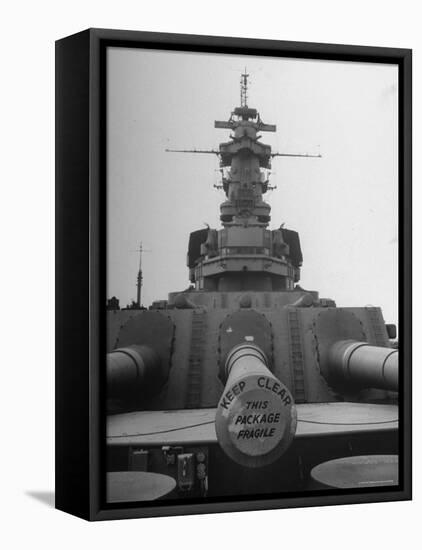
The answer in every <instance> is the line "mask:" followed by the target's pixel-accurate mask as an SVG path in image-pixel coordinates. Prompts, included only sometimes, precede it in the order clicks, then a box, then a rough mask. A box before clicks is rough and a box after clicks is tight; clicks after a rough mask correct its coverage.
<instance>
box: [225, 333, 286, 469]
mask: <svg viewBox="0 0 422 550" xmlns="http://www.w3.org/2000/svg"><path fill="white" fill-rule="evenodd" d="M224 372H225V378H226V386H225V388H224V391H223V394H222V396H221V399H220V401H219V403H218V407H217V413H216V418H215V429H216V433H217V439H218V442H219V444H220V446H221V448H222V449H223V451H224V452H225V453H226V454H227V455H228V456H229V457H230V458H231V459H232V460H234V461H235V462H237V463H238V464H241V465H243V466H250V467H259V466H264V465H266V464H271V463H272V462H274V461H275V460H276V459H277V458H278V457H279V456H281V455H282V454H283V452H284V451H285V450H286V449H287V448H288V446H289V445H290V443H291V441H292V439H293V436H294V434H295V432H296V407H295V405H294V401H293V397H292V396H291V394H290V392H289V390H288V389H287V388H286V386H284V384H282V382H280V381H279V380H278V379H277V378H276V377H275V376H274V375H273V374H272V373H271V371H270V370H269V368H268V361H267V358H266V356H265V354H264V352H263V351H262V350H261V349H260V348H259V347H258V346H256V345H255V344H252V343H249V342H248V343H245V344H240V345H237V346H235V347H234V348H233V349H232V350H231V351H230V352H229V353H228V355H227V357H226V360H225V369H224Z"/></svg>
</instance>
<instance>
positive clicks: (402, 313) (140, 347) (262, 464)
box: [56, 29, 411, 520]
mask: <svg viewBox="0 0 422 550" xmlns="http://www.w3.org/2000/svg"><path fill="white" fill-rule="evenodd" d="M56 60H57V66H56V70H57V81H56V109H57V125H56V132H57V137H56V145H57V153H56V154H57V156H56V160H57V169H56V179H57V240H56V242H57V363H56V492H57V493H56V505H57V507H58V508H59V509H61V510H64V511H67V512H70V513H73V514H75V515H78V516H81V517H83V518H86V519H90V520H98V519H115V518H130V517H142V516H160V515H175V514H194V513H195V514H196V513H204V512H217V511H231V510H254V509H266V508H284V507H298V506H313V505H323V504H342V503H357V502H371V501H373V502H375V501H387V500H404V499H409V498H411V439H410V437H411V345H410V338H411V269H410V267H411V244H410V243H411V234H410V231H411V209H410V201H411V51H410V50H403V49H393V48H373V47H360V46H340V45H326V44H307V43H292V42H282V41H264V40H247V39H241V38H223V37H205V36H186V35H177V34H155V33H144V32H128V31H112V30H100V29H90V30H87V31H84V32H82V33H79V34H77V35H74V36H71V37H67V38H64V39H62V40H59V41H58V42H57V44H56Z"/></svg>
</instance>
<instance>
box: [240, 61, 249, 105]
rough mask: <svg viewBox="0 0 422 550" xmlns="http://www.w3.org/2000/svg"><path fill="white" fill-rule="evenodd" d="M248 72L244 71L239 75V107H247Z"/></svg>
mask: <svg viewBox="0 0 422 550" xmlns="http://www.w3.org/2000/svg"><path fill="white" fill-rule="evenodd" d="M248 76H249V75H248V73H247V72H246V67H245V72H244V73H243V74H242V75H241V77H240V106H241V107H247V106H248Z"/></svg>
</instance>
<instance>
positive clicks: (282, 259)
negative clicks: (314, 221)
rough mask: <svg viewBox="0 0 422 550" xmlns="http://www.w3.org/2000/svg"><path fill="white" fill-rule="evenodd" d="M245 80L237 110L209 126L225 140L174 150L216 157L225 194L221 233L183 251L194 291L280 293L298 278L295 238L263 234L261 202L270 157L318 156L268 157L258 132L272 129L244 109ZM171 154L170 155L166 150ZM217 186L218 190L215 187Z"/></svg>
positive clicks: (206, 233) (266, 211) (264, 206)
mask: <svg viewBox="0 0 422 550" xmlns="http://www.w3.org/2000/svg"><path fill="white" fill-rule="evenodd" d="M248 77H249V74H248V73H247V70H246V68H245V71H244V72H243V73H242V74H241V77H240V106H239V107H235V108H234V110H233V111H232V113H231V115H230V118H229V119H228V120H216V121H215V123H214V127H215V128H218V129H227V130H230V137H229V140H228V141H226V142H222V143H220V145H219V148H218V150H217V151H216V150H215V149H212V150H191V151H189V150H186V149H184V150H180V152H190V153H208V154H217V155H218V157H219V159H220V171H221V174H222V185H221V187H222V188H223V190H224V193H225V195H226V197H225V200H224V202H222V203H221V205H220V220H221V224H222V229H219V230H217V229H210V228H209V229H207V230H199V231H196V232H194V233H191V237H190V242H189V251H188V267H189V268H190V280H191V282H193V283H195V288H196V290H199V291H217V292H227V291H234V292H238V291H243V290H253V291H265V292H268V291H283V290H293V288H294V284H295V283H297V282H298V281H299V279H300V267H301V265H302V253H301V249H300V242H299V235H298V233H297V232H296V231H292V230H289V229H286V228H284V227H283V225H282V224H280V223H279V224H278V229H274V230H270V229H268V225H269V222H270V220H271V216H270V212H271V206H270V205H269V204H268V203H267V202H265V201H264V199H263V196H264V195H265V193H266V192H267V191H268V190H269V189H272V187H270V185H269V175H270V170H271V162H272V159H273V158H274V157H279V156H286V157H308V158H309V157H316V158H319V157H321V155H319V154H318V155H310V154H296V153H282V152H280V153H278V152H277V153H273V152H272V151H271V146H270V145H267V144H265V143H262V142H261V137H262V136H261V132H275V131H276V125H275V124H266V123H264V122H263V121H262V119H261V117H260V114H259V112H258V111H257V110H256V109H254V108H251V107H249V105H248V99H249V98H248ZM172 151H176V150H174V149H173V150H172ZM218 187H219V186H218Z"/></svg>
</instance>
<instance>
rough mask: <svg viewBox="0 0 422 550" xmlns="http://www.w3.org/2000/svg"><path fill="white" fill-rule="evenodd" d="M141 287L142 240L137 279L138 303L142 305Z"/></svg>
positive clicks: (139, 305)
mask: <svg viewBox="0 0 422 550" xmlns="http://www.w3.org/2000/svg"><path fill="white" fill-rule="evenodd" d="M141 289H142V242H141V243H140V244H139V269H138V278H137V281H136V305H137V306H138V307H139V308H140V307H141Z"/></svg>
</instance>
